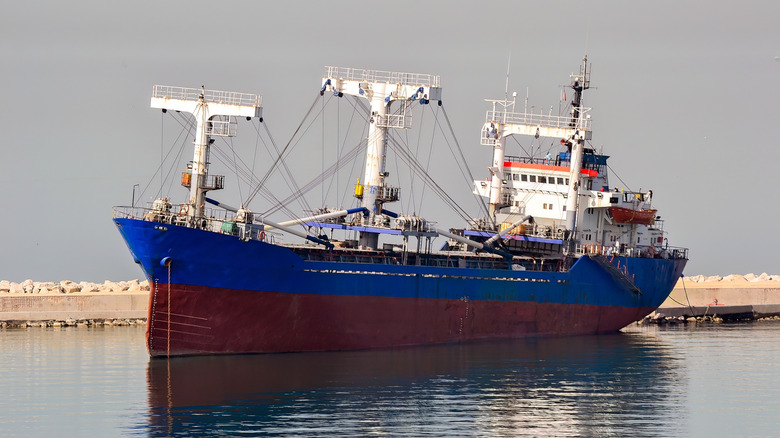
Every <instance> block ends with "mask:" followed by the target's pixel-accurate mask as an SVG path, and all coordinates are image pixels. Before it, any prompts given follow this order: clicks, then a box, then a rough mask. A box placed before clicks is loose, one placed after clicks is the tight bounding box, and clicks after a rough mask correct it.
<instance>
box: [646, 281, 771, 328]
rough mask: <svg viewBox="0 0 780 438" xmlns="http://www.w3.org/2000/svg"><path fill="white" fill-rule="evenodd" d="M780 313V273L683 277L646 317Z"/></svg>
mask: <svg viewBox="0 0 780 438" xmlns="http://www.w3.org/2000/svg"><path fill="white" fill-rule="evenodd" d="M774 316H780V276H777V275H767V274H762V275H760V276H756V275H753V274H748V275H745V276H742V275H729V276H727V277H719V276H713V277H703V276H697V277H683V278H681V279H680V281H678V282H677V285H676V286H675V288H674V290H673V291H672V293H671V294H670V295H669V298H667V299H666V301H664V303H663V304H661V306H660V307H659V308H658V310H657V311H655V312H653V313H652V314H651V315H650V316H648V319H651V320H652V319H666V318H680V317H682V318H690V317H698V318H701V317H712V318H721V319H725V320H729V319H731V320H734V319H758V318H766V317H774Z"/></svg>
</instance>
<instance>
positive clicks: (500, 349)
mask: <svg viewBox="0 0 780 438" xmlns="http://www.w3.org/2000/svg"><path fill="white" fill-rule="evenodd" d="M685 373H686V369H685V367H684V363H683V362H682V361H681V360H680V359H679V358H677V357H675V354H674V352H673V350H672V349H671V348H670V347H668V346H667V345H665V344H664V343H663V342H662V341H661V340H660V339H658V338H655V337H653V336H648V335H647V334H643V335H637V334H630V333H628V334H626V333H618V334H615V335H606V336H589V337H566V338H551V339H546V338H536V339H528V340H518V341H501V342H490V343H475V344H468V345H453V346H432V347H417V348H404V349H392V350H381V351H357V352H332V353H330V352H329V353H293V354H274V355H243V356H206V357H188V358H175V359H171V360H165V359H153V360H150V362H149V367H148V374H147V379H148V390H149V396H148V401H149V424H148V431H147V432H148V433H149V434H150V435H187V436H192V435H203V434H224V435H239V434H240V435H255V434H271V435H274V434H287V435H296V436H300V435H328V436H334V435H339V436H344V435H355V436H367V435H391V436H399V435H413V436H419V435H434V436H453V435H461V436H463V435H465V436H476V435H479V436H505V435H515V436H516V435H532V436H541V435H550V436H566V435H580V436H581V435H589V436H604V435H619V436H629V435H631V436H637V435H639V436H657V435H660V436H673V435H680V434H681V433H684V430H680V427H681V425H684V424H685V423H686V421H683V420H684V418H681V416H683V417H684V416H685V412H679V411H677V410H676V409H674V407H675V406H684V405H685V400H684V398H685V397H686V395H685V393H686V391H685V388H684V387H682V385H685V383H684V382H686V381H687V380H688V379H687V378H686V376H685ZM670 412H674V415H670ZM145 428H146V427H144V426H142V427H141V429H145Z"/></svg>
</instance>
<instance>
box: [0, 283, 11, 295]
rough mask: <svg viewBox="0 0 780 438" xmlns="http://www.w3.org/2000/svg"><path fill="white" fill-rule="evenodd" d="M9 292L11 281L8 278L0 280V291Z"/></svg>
mask: <svg viewBox="0 0 780 438" xmlns="http://www.w3.org/2000/svg"><path fill="white" fill-rule="evenodd" d="M3 292H11V282H10V281H8V280H3V281H0V293H3Z"/></svg>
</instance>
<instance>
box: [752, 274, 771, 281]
mask: <svg viewBox="0 0 780 438" xmlns="http://www.w3.org/2000/svg"><path fill="white" fill-rule="evenodd" d="M771 279H772V277H771V276H770V275H769V274H767V273H766V272H762V273H761V275H759V276H758V277H756V278H754V279H752V280H750V281H752V282H755V283H758V282H760V281H770V280H771Z"/></svg>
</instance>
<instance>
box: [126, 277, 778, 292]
mask: <svg viewBox="0 0 780 438" xmlns="http://www.w3.org/2000/svg"><path fill="white" fill-rule="evenodd" d="M777 279H778V280H780V276H778V277H777ZM139 285H140V286H141V290H149V280H144V281H142V282H140V283H139Z"/></svg>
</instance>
